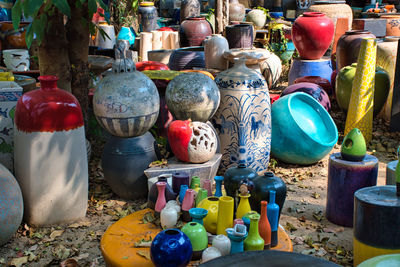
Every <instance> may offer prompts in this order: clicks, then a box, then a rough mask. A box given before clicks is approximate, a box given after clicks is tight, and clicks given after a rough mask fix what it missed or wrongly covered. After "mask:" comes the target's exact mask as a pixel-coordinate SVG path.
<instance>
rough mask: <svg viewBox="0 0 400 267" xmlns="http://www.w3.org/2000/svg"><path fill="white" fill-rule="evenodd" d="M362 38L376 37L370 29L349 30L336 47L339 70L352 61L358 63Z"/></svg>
mask: <svg viewBox="0 0 400 267" xmlns="http://www.w3.org/2000/svg"><path fill="white" fill-rule="evenodd" d="M362 38H375V35H373V34H372V33H370V32H369V31H347V32H346V33H345V34H343V35H342V36H341V37H340V38H339V41H338V43H337V47H336V65H337V69H338V71H340V70H341V69H342V68H344V67H346V66H350V65H351V64H352V63H357V59H358V53H359V52H360V45H361V40H362Z"/></svg>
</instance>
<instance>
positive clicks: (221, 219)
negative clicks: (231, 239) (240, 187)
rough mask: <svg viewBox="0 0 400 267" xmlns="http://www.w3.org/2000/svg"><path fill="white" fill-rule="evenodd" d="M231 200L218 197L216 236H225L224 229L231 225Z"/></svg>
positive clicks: (230, 198)
mask: <svg viewBox="0 0 400 267" xmlns="http://www.w3.org/2000/svg"><path fill="white" fill-rule="evenodd" d="M233 202H234V201H233V198H232V197H225V196H224V197H220V198H219V201H218V221H217V235H226V232H225V229H226V228H231V227H232V224H233V211H234V209H233V207H234V203H233Z"/></svg>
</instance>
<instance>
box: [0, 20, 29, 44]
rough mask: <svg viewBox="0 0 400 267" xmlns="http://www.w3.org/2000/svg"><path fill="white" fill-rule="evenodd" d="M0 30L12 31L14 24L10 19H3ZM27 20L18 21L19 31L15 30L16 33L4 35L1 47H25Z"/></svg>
mask: <svg viewBox="0 0 400 267" xmlns="http://www.w3.org/2000/svg"><path fill="white" fill-rule="evenodd" d="M0 25H1V27H0V31H1V32H3V33H5V32H8V31H14V26H13V24H12V22H11V21H3V22H1V24H0ZM28 25H29V22H20V24H19V28H20V29H21V31H17V32H16V33H13V34H10V35H7V36H6V41H5V42H4V41H2V49H12V48H21V49H27V46H26V42H25V33H26V28H27V27H28Z"/></svg>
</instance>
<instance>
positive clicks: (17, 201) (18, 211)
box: [0, 164, 24, 246]
mask: <svg viewBox="0 0 400 267" xmlns="http://www.w3.org/2000/svg"><path fill="white" fill-rule="evenodd" d="M23 212H24V205H23V199H22V193H21V189H20V187H19V185H18V183H17V180H15V178H14V176H13V175H12V174H11V172H10V171H9V170H7V169H6V167H4V166H3V165H1V164H0V246H1V245H3V244H5V243H7V241H8V240H10V238H11V237H12V236H13V235H14V234H15V232H17V230H18V227H19V225H20V224H21V221H22V215H23Z"/></svg>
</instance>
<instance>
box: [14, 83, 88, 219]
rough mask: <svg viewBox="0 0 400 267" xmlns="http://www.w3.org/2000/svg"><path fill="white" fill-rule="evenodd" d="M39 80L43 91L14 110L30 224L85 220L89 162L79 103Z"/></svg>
mask: <svg viewBox="0 0 400 267" xmlns="http://www.w3.org/2000/svg"><path fill="white" fill-rule="evenodd" d="M57 80H58V78H57V77H56V76H40V77H39V81H40V83H41V88H40V89H38V90H33V91H30V92H28V93H25V94H23V95H22V97H21V98H20V99H19V100H18V103H17V106H16V110H15V126H16V127H15V132H14V168H15V176H16V178H17V180H18V183H19V185H20V187H21V191H22V195H23V198H24V217H25V221H26V222H27V223H28V224H30V225H38V226H44V225H53V224H59V223H66V222H70V221H75V220H79V219H82V218H84V217H85V214H86V208H87V201H88V162H87V154H86V140H85V130H84V125H83V116H82V110H81V107H80V105H79V103H78V100H77V99H76V98H75V97H74V96H73V95H72V94H71V93H68V92H66V91H64V90H60V89H58V88H57Z"/></svg>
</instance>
